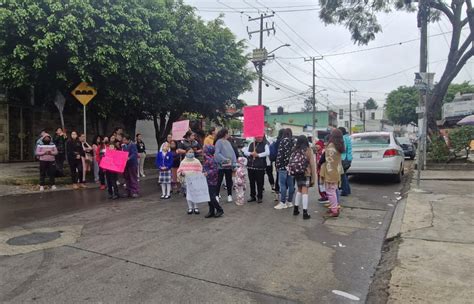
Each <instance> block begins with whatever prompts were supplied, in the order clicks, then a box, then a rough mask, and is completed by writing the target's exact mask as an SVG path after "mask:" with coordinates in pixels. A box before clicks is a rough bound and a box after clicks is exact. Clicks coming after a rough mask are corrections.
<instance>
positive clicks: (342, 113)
mask: <svg viewBox="0 0 474 304" xmlns="http://www.w3.org/2000/svg"><path fill="white" fill-rule="evenodd" d="M343 117H344V109H339V119H342V118H343Z"/></svg>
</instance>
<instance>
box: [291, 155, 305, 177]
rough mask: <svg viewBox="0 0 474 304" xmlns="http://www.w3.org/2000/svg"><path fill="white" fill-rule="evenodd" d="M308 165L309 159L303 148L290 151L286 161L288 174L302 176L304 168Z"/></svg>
mask: <svg viewBox="0 0 474 304" xmlns="http://www.w3.org/2000/svg"><path fill="white" fill-rule="evenodd" d="M308 166H309V160H308V158H307V157H306V153H305V151H303V150H295V151H293V153H291V156H290V161H289V163H288V174H290V175H291V176H304V175H305V173H306V168H308Z"/></svg>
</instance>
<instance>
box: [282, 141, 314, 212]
mask: <svg viewBox="0 0 474 304" xmlns="http://www.w3.org/2000/svg"><path fill="white" fill-rule="evenodd" d="M288 169H289V174H290V175H292V176H294V178H295V182H296V186H297V187H298V191H297V192H296V197H295V206H294V209H293V215H299V214H300V211H299V206H300V204H301V203H303V219H304V220H307V219H310V218H311V216H310V215H309V213H308V202H309V197H308V189H309V188H310V187H312V186H314V183H315V181H316V177H315V173H316V167H315V158H314V154H313V150H312V149H311V148H310V147H309V141H308V138H307V137H306V136H304V135H300V136H298V138H297V140H296V144H295V147H294V149H293V153H292V154H291V156H290V160H289V164H288Z"/></svg>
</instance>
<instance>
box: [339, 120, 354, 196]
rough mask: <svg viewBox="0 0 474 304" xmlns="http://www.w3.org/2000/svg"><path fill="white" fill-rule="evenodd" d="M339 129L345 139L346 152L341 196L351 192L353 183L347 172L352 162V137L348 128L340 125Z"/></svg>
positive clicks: (343, 162)
mask: <svg viewBox="0 0 474 304" xmlns="http://www.w3.org/2000/svg"><path fill="white" fill-rule="evenodd" d="M339 130H340V131H341V132H342V136H343V137H342V138H343V139H344V152H343V153H342V154H341V160H342V169H343V170H344V172H343V173H342V174H341V196H348V195H350V194H351V185H350V184H349V178H348V177H347V174H346V173H347V170H349V168H350V167H351V163H352V139H351V136H350V135H349V134H348V133H347V131H346V128H344V127H340V128H339Z"/></svg>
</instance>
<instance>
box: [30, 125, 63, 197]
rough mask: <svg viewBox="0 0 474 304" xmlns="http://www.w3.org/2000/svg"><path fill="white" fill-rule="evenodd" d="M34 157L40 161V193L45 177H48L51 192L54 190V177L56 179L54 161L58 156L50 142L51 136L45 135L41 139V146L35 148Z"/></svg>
mask: <svg viewBox="0 0 474 304" xmlns="http://www.w3.org/2000/svg"><path fill="white" fill-rule="evenodd" d="M35 154H36V156H37V157H38V158H39V161H40V191H44V180H45V178H46V175H48V176H49V183H50V185H51V190H56V185H55V177H56V159H55V156H56V155H58V149H56V146H55V145H54V143H53V142H52V141H51V136H49V135H48V134H46V135H45V136H44V137H43V138H42V144H39V145H37V146H36V151H35Z"/></svg>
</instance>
